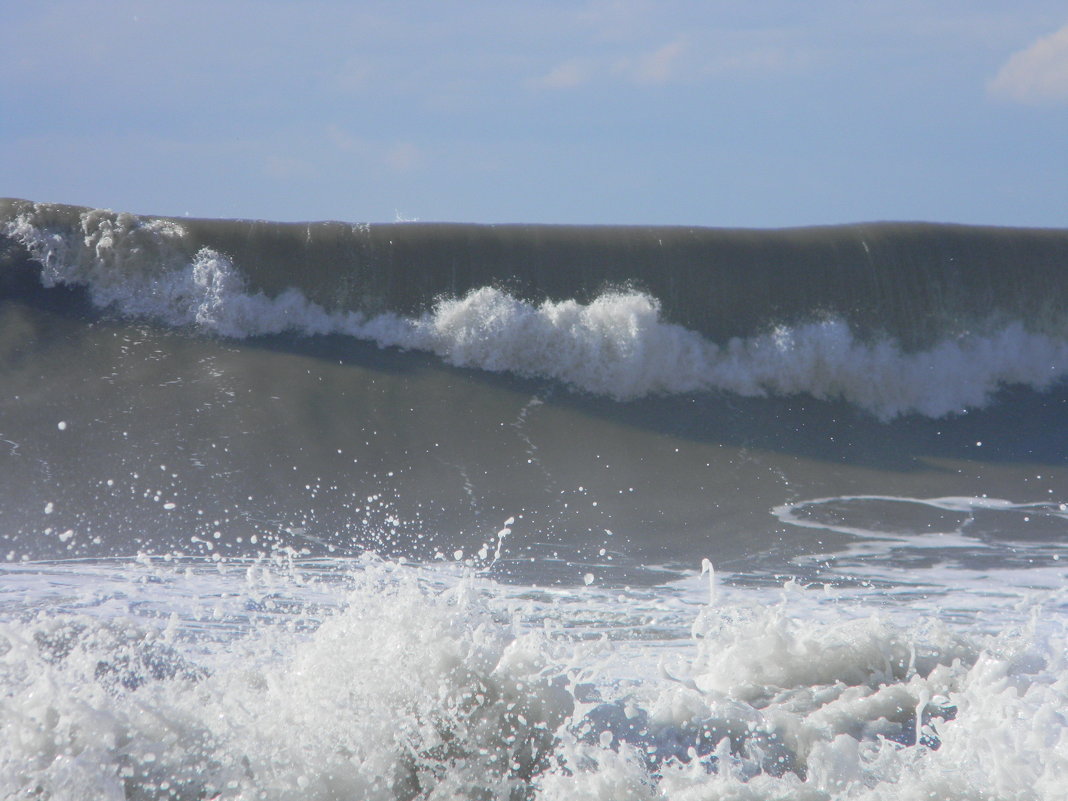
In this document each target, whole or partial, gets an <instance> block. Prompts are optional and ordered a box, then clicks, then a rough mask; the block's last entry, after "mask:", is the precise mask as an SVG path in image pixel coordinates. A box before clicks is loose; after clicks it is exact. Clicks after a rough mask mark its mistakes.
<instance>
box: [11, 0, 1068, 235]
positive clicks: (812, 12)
mask: <svg viewBox="0 0 1068 801" xmlns="http://www.w3.org/2000/svg"><path fill="white" fill-rule="evenodd" d="M9 5H10V7H9V8H7V9H5V15H4V16H5V20H4V25H3V28H2V30H0V195H5V196H17V197H28V198H31V199H33V200H48V201H56V202H65V203H77V204H85V205H93V206H104V207H110V208H114V209H117V210H118V209H121V210H127V211H135V212H141V213H152V214H171V215H182V214H185V213H188V214H191V215H193V216H205V217H255V218H266V219H278V220H311V219H342V220H350V221H363V220H369V221H392V220H394V219H420V220H428V221H429V220H455V221H470V222H549V223H655V224H684V225H711V226H748V227H767V226H787V225H807V224H820V223H838V222H851V221H859V220H886V219H909V220H916V219H922V220H936V221H953V222H969V223H994V224H1006V225H1038V226H1058V227H1063V226H1066V225H1068V6H1065V4H1064V0H1055V2H1054V1H1051V2H1046V1H1045V0H1018V1H1017V2H987V1H981V0H959V1H958V0H945V1H944V2H942V1H940V2H931V0H925V1H924V2H904V1H903V2H880V1H879V0H871V2H855V0H851V1H849V2H847V1H846V0H840V1H837V2H830V1H825V0H813V1H812V2H799V1H798V0H767V1H761V0H746V1H744V2H741V1H737V0H736V1H734V2H717V1H715V0H709V1H708V2H696V1H694V2H673V1H672V0H659V2H639V1H637V0H635V2H624V1H621V0H619V1H615V2H526V3H519V2H511V1H510V0H493V2H489V1H487V0H466V2H452V1H451V0H439V1H438V2H408V3H404V2H395V1H394V2H321V1H320V0H302V1H301V2H296V0H292V1H289V2H285V1H283V0H256V1H255V2H227V1H226V0H211V1H210V2H205V1H202V0H186V1H185V2H181V3H164V2H147V1H145V0H142V1H141V2H133V1H129V2H50V1H49V0H41V1H40V2H34V3H17V4H9Z"/></svg>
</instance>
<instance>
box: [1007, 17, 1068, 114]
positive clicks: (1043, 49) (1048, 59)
mask: <svg viewBox="0 0 1068 801" xmlns="http://www.w3.org/2000/svg"><path fill="white" fill-rule="evenodd" d="M988 88H989V90H990V93H991V94H992V95H994V96H995V97H1001V98H1004V99H1006V100H1014V101H1017V102H1020V103H1065V102H1068V25H1065V26H1064V27H1063V28H1061V29H1060V30H1059V31H1057V32H1056V33H1052V34H1050V35H1049V36H1044V37H1042V38H1041V39H1039V40H1038V41H1037V42H1035V43H1034V44H1032V45H1031V46H1030V47H1028V48H1026V49H1025V50H1021V51H1020V52H1019V53H1015V54H1014V55H1013V56H1012V57H1011V58H1010V59H1009V60H1008V61H1006V62H1005V64H1004V65H1003V66H1002V67H1001V69H1000V70H999V71H998V74H997V75H995V76H994V79H993V80H992V81H991V82H990V84H989V87H988Z"/></svg>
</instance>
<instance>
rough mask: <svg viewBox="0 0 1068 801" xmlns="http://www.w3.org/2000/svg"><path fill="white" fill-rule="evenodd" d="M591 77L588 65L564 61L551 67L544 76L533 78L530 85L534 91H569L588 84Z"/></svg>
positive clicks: (591, 73) (591, 71)
mask: <svg viewBox="0 0 1068 801" xmlns="http://www.w3.org/2000/svg"><path fill="white" fill-rule="evenodd" d="M591 77H593V70H592V69H591V68H590V66H589V65H588V64H583V63H581V62H578V61H565V62H564V63H563V64H558V65H557V66H555V67H553V68H552V69H551V70H549V71H548V72H547V73H546V74H545V75H542V76H541V77H539V78H535V79H534V80H533V81H532V82H531V85H532V86H533V87H534V88H536V89H571V88H572V87H575V86H581V85H582V84H584V83H586V82H588V81H589V80H590V78H591Z"/></svg>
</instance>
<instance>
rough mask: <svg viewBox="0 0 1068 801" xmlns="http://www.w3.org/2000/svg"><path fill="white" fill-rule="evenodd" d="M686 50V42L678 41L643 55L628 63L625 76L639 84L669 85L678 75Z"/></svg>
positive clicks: (680, 39)
mask: <svg viewBox="0 0 1068 801" xmlns="http://www.w3.org/2000/svg"><path fill="white" fill-rule="evenodd" d="M685 50H686V42H685V41H684V40H683V39H682V38H679V39H676V40H675V41H673V42H668V43H667V44H666V45H664V46H663V47H658V48H656V49H655V50H651V51H649V52H646V53H642V54H641V55H639V56H638V57H637V58H636V59H634V60H633V61H630V62H629V63H626V64H625V66H624V74H626V75H627V76H628V77H629V78H630V80H632V81H634V82H635V83H639V84H656V83H667V82H668V81H670V80H671V79H672V78H674V77H676V76H677V75H678V68H679V63H680V61H681V57H682V55H683V53H684V52H685Z"/></svg>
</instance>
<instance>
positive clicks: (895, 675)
mask: <svg viewBox="0 0 1068 801" xmlns="http://www.w3.org/2000/svg"><path fill="white" fill-rule="evenodd" d="M1066 376H1068V230H1038V229H1033V230H1032V229H1012V228H992V227H969V226H957V225H941V224H925V223H872V224H856V225H842V226H829V227H817V228H798V229H779V230H728V229H714V228H691V227H640V226H630V227H611V226H601V227H583V226H536V225H466V224H430V223H393V224H351V223H341V222H315V223H307V224H305V223H272V222H263V221H234V220H200V219H186V218H159V217H150V216H139V215H134V214H127V213H116V212H112V211H108V210H102V209H91V208H81V207H74V206H64V205H58V204H47V203H34V202H30V201H24V200H15V199H9V200H2V201H0V377H2V379H0V380H2V384H0V386H2V390H3V391H2V393H0V798H3V799H57V800H58V799H71V800H72V801H81V800H83V799H84V800H86V801H88V800H90V799H91V800H93V801H97V800H99V801H111V800H112V799H116V800H117V799H145V800H146V801H147V799H241V801H252V800H253V799H257V800H260V799H262V800H263V801H268V800H274V799H285V800H286V801H290V800H292V801H297V800H298V799H299V800H300V801H304V800H305V799H308V800H310V799H334V800H336V801H340V800H341V799H477V800H478V801H489V799H507V801H521V800H527V799H529V800H530V801H533V800H534V799H537V800H538V801H543V800H544V801H550V800H551V801H558V800H563V799H568V800H570V799H583V801H586V800H590V801H629V800H632V799H633V800H634V801H639V800H640V801H652V800H653V799H671V801H712V800H713V799H731V800H732V801H735V800H737V801H741V800H743V799H754V800H755V799H782V800H783V801H786V800H787V799H790V800H795V799H796V800H798V801H801V800H804V801H815V800H817V799H828V800H829V799H932V798H934V799H1063V798H1068V782H1066V778H1065V777H1068V596H1066V592H1065V587H1066V583H1065V579H1066V577H1068V384H1066V382H1065V377H1066Z"/></svg>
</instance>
